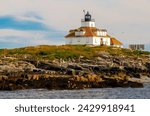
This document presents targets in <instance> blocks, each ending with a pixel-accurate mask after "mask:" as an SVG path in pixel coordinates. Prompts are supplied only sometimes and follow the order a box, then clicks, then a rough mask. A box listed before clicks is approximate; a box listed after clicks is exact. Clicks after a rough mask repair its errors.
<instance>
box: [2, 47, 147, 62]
mask: <svg viewBox="0 0 150 116" xmlns="http://www.w3.org/2000/svg"><path fill="white" fill-rule="evenodd" d="M100 51H104V52H108V53H109V54H111V55H113V56H116V55H117V56H120V55H126V56H142V55H148V54H150V52H143V51H132V50H129V49H122V48H114V47H107V46H101V47H100V46H97V47H89V46H85V45H77V46H71V45H63V46H48V45H41V46H31V47H25V48H16V49H0V55H3V54H5V55H18V56H21V55H26V54H28V55H32V56H34V57H36V58H37V59H51V60H53V59H64V60H68V59H76V58H79V57H80V56H82V57H84V58H88V59H90V58H93V57H95V56H97V53H98V52H100Z"/></svg>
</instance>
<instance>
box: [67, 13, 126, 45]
mask: <svg viewBox="0 0 150 116" xmlns="http://www.w3.org/2000/svg"><path fill="white" fill-rule="evenodd" d="M65 38H66V44H67V45H95V46H100V45H106V46H115V47H123V44H122V43H121V42H120V41H118V40H117V39H115V38H113V37H111V36H109V35H108V33H107V30H106V29H98V28H96V26H95V20H94V19H92V17H91V15H90V14H89V12H87V14H86V15H85V17H84V19H82V20H81V27H80V28H78V29H74V30H70V31H69V34H68V35H66V36H65Z"/></svg>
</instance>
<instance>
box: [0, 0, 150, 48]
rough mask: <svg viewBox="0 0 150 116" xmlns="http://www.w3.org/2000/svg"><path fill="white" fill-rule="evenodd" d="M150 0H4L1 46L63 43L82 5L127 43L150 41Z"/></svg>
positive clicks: (77, 20)
mask: <svg viewBox="0 0 150 116" xmlns="http://www.w3.org/2000/svg"><path fill="white" fill-rule="evenodd" d="M149 8H150V0H44V1H43V0H1V1H0V48H15V47H24V46H28V45H41V44H49V45H54V44H56V45H60V44H64V36H65V35H66V34H67V32H68V31H69V30H70V29H74V28H78V27H80V21H81V18H83V9H85V10H86V11H90V13H91V14H92V17H93V18H94V19H95V21H96V26H97V27H98V28H105V29H107V30H108V33H109V34H110V35H112V36H114V37H116V38H117V39H119V40H120V41H122V42H123V43H124V44H133V43H138V44H139V43H142V44H150V39H149V31H150V30H149V28H150V21H149V20H150V12H149Z"/></svg>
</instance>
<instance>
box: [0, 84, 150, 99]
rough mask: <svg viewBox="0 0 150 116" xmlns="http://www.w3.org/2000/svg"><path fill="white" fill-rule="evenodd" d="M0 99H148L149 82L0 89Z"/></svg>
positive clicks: (149, 92)
mask: <svg viewBox="0 0 150 116" xmlns="http://www.w3.org/2000/svg"><path fill="white" fill-rule="evenodd" d="M0 99H150V83H147V84H145V85H144V88H100V89H85V90H46V89H30V90H19V91H18V90H17V91H0Z"/></svg>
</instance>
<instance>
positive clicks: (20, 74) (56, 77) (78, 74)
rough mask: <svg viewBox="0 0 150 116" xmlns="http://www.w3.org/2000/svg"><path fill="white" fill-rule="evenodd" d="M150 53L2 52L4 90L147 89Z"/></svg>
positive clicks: (108, 49) (61, 48) (77, 48)
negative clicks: (144, 84) (145, 82)
mask: <svg viewBox="0 0 150 116" xmlns="http://www.w3.org/2000/svg"><path fill="white" fill-rule="evenodd" d="M146 79H147V80H149V79H150V52H144V51H134V50H129V49H123V48H115V47H106V46H101V47H100V46H98V47H93V46H85V45H82V46H69V45H68V46H67V45H64V46H46V45H45V46H44V45H43V46H42V45H41V46H32V47H24V48H16V49H0V90H21V89H39V88H45V89H48V90H53V89H55V90H64V89H70V90H72V89H85V88H104V87H143V82H144V81H145V80H146Z"/></svg>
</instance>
